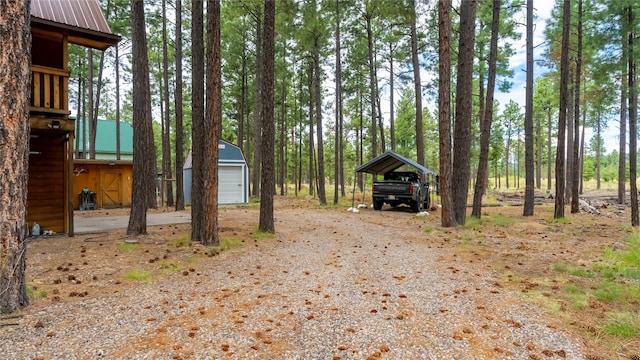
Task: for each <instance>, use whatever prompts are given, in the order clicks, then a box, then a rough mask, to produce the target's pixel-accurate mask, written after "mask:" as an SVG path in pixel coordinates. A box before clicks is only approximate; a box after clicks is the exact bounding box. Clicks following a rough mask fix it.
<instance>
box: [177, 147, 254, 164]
mask: <svg viewBox="0 0 640 360" xmlns="http://www.w3.org/2000/svg"><path fill="white" fill-rule="evenodd" d="M191 155H192V153H191V151H189V155H188V156H187V159H186V160H185V161H184V166H183V167H182V169H183V170H184V169H191V168H192V167H193V158H192V156H191ZM218 162H220V163H227V164H229V163H246V160H245V158H244V155H243V154H242V150H240V147H238V146H236V145H234V144H232V143H230V142H227V141H224V140H219V141H218Z"/></svg>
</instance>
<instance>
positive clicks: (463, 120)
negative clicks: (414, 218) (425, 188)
mask: <svg viewBox="0 0 640 360" xmlns="http://www.w3.org/2000/svg"><path fill="white" fill-rule="evenodd" d="M460 7H461V11H460V41H459V47H458V77H457V82H456V91H457V93H456V110H455V114H456V115H455V126H454V134H453V138H454V140H453V141H454V143H455V147H454V149H453V179H452V181H453V208H454V216H455V221H456V223H457V224H464V223H465V222H466V217H467V196H468V194H469V178H470V175H471V169H470V159H469V157H470V149H471V117H472V98H473V58H474V56H473V54H474V44H475V35H476V33H475V19H476V7H477V1H476V0H467V1H463V2H462V3H461V4H460Z"/></svg>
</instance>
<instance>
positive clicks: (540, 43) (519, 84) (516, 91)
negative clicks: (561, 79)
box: [495, 0, 619, 154]
mask: <svg viewBox="0 0 640 360" xmlns="http://www.w3.org/2000/svg"><path fill="white" fill-rule="evenodd" d="M554 5H555V1H554V0H534V2H533V7H534V14H535V19H534V22H535V29H534V34H533V37H534V40H533V44H534V50H533V53H534V54H533V57H534V62H535V60H536V59H539V58H541V57H542V53H543V52H544V51H545V49H546V46H545V45H544V44H545V41H546V40H545V37H544V30H545V26H546V23H547V20H548V19H549V18H550V17H551V10H552V9H553V7H554ZM521 16H522V22H523V23H525V22H526V17H525V13H524V11H523V13H522V15H521ZM521 31H522V38H521V39H520V40H519V41H517V42H515V43H514V46H513V48H514V50H515V51H516V53H515V54H514V55H513V56H512V57H511V58H510V59H509V66H510V68H511V69H512V70H513V71H514V77H513V79H511V81H512V82H513V87H512V89H511V90H510V92H509V93H496V95H495V99H496V100H497V101H499V103H500V105H501V109H502V108H503V106H504V105H506V104H507V103H508V102H509V101H510V100H514V101H516V102H517V103H519V104H520V106H521V107H522V112H523V113H524V107H525V91H526V87H525V80H526V79H525V77H526V73H525V70H526V60H527V59H526V56H527V54H526V48H525V45H526V36H525V35H526V34H525V27H524V26H522V27H521ZM547 71H548V69H547V68H544V67H540V66H535V67H534V78H536V77H538V76H541V75H544V73H546V72H547ZM558 96H560V95H559V94H558ZM592 136H593V131H592V129H590V128H587V129H585V138H586V141H587V143H588V141H589V140H590V139H591V137H592ZM602 136H603V138H604V148H605V149H607V154H609V153H611V151H612V150H613V149H618V147H619V144H618V139H619V127H618V124H617V123H616V122H615V121H613V122H609V125H608V128H607V129H604V130H603V133H602Z"/></svg>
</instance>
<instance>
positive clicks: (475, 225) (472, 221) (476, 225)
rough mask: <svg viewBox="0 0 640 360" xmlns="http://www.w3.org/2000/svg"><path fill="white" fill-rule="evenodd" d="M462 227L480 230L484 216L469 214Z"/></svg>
mask: <svg viewBox="0 0 640 360" xmlns="http://www.w3.org/2000/svg"><path fill="white" fill-rule="evenodd" d="M462 227H463V228H465V229H469V230H480V229H481V228H482V218H480V219H478V218H477V217H474V216H468V217H467V220H466V221H465V223H464V225H463V226H462Z"/></svg>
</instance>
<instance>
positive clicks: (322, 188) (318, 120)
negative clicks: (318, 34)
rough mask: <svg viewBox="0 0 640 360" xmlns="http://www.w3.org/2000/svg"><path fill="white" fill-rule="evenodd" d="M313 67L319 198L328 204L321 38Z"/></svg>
mask: <svg viewBox="0 0 640 360" xmlns="http://www.w3.org/2000/svg"><path fill="white" fill-rule="evenodd" d="M313 69H314V77H315V79H314V81H313V83H314V85H315V94H316V95H315V97H314V98H315V102H316V128H317V130H316V136H317V137H318V178H317V180H316V181H317V182H318V198H319V200H320V205H327V194H326V191H325V178H324V140H323V136H322V90H321V86H320V44H319V39H318V38H315V39H314V48H313Z"/></svg>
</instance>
